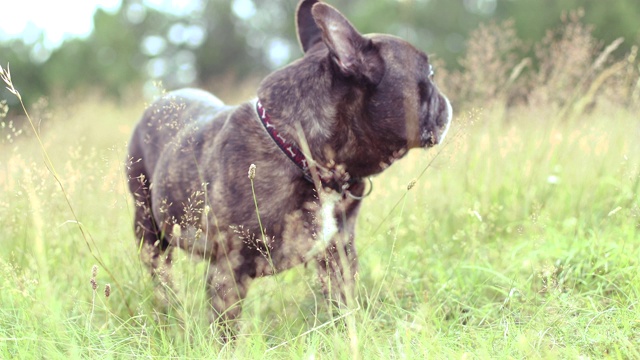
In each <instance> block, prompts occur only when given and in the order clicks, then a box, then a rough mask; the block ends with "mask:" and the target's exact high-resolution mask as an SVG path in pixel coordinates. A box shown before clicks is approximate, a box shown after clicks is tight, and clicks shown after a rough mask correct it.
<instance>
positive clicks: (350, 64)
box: [311, 3, 384, 84]
mask: <svg viewBox="0 0 640 360" xmlns="http://www.w3.org/2000/svg"><path fill="white" fill-rule="evenodd" d="M311 12H312V14H313V18H314V19H315V21H316V24H318V26H319V27H320V30H321V34H322V41H324V43H325V44H326V45H327V47H328V48H329V52H330V54H331V58H332V60H333V61H334V62H335V64H336V65H337V66H338V68H339V69H340V72H341V73H342V74H343V75H345V76H348V77H354V78H356V79H359V80H360V79H363V80H366V81H367V82H368V83H371V84H378V83H379V82H380V79H381V78H382V75H383V74H384V64H383V61H382V58H381V57H380V55H379V53H378V50H377V49H376V48H375V47H374V45H373V44H372V43H371V40H369V39H367V38H365V37H364V36H362V35H361V34H360V33H359V32H358V31H357V30H356V29H355V28H354V27H353V25H351V23H350V22H349V20H347V19H346V18H345V17H344V16H343V15H342V14H341V13H340V12H339V11H338V10H336V9H334V8H333V7H331V6H329V5H327V4H324V3H317V4H315V5H313V8H312V9H311Z"/></svg>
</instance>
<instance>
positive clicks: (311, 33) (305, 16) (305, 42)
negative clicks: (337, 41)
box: [296, 0, 322, 53]
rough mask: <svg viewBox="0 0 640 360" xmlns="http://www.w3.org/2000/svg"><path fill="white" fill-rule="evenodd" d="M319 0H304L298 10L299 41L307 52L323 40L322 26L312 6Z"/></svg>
mask: <svg viewBox="0 0 640 360" xmlns="http://www.w3.org/2000/svg"><path fill="white" fill-rule="evenodd" d="M317 2H318V0H302V1H300V3H299V4H298V10H297V11H296V26H297V28H298V42H299V43H300V48H302V51H303V52H305V53H306V52H307V50H309V49H310V48H311V47H312V46H313V45H315V44H317V43H319V42H321V41H322V33H321V31H320V28H319V27H318V25H317V24H316V22H315V20H314V19H313V15H312V14H311V8H313V5H314V4H316V3H317Z"/></svg>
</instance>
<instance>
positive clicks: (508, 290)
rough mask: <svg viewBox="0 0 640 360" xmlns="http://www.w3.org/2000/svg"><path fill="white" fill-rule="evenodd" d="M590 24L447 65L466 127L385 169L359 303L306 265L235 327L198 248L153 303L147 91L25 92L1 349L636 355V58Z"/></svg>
mask: <svg viewBox="0 0 640 360" xmlns="http://www.w3.org/2000/svg"><path fill="white" fill-rule="evenodd" d="M570 25H571V21H568V25H567V27H565V28H564V29H563V30H562V31H569V30H571V28H570ZM574 25H575V24H574ZM503 26H506V28H507V30H508V27H509V25H508V24H506V25H503ZM576 26H577V25H576ZM483 29H484V30H483ZM483 29H481V30H480V33H479V34H478V36H481V35H482V34H481V31H489V32H490V33H492V32H491V31H490V30H491V27H485V28H483ZM503 30H504V29H503ZM578 30H580V28H578V29H577V30H576V29H574V31H578ZM578 32H579V31H578ZM499 34H501V35H496V36H494V39H496V41H495V44H505V43H508V42H505V41H504V39H500V36H509V33H508V31H501V32H499ZM505 34H506V35H505ZM562 34H564V33H560V35H562ZM581 34H582V35H583V37H582V38H581V37H579V36H578V37H576V35H575V32H574V33H573V34H572V37H571V39H572V41H571V44H572V46H574V47H575V48H571V49H569V50H570V51H569V50H567V48H566V47H562V46H560V45H562V41H563V37H562V36H559V37H556V38H557V39H556V40H555V41H553V42H549V43H548V44H546V45H545V44H543V45H545V46H544V47H540V49H538V50H537V52H536V53H539V54H541V55H540V56H541V58H542V56H547V57H550V59H549V60H548V63H546V62H544V61H540V59H541V58H539V59H538V61H537V65H536V67H535V69H540V70H535V71H534V66H533V65H532V63H531V62H530V61H531V60H529V62H528V61H526V60H527V59H520V58H514V57H511V56H503V55H505V54H507V55H509V54H510V51H511V50H512V48H506V49H505V48H496V49H494V51H495V52H494V53H491V51H488V53H482V52H480V51H477V52H474V53H473V56H475V57H473V56H468V57H467V58H465V59H464V61H463V62H462V63H463V65H464V67H463V69H462V70H459V71H450V72H449V73H447V72H445V71H441V72H440V73H439V74H438V75H437V76H438V81H439V82H442V83H443V84H442V85H443V87H445V88H448V90H449V91H450V93H452V94H456V97H455V98H454V100H455V101H454V106H455V111H456V116H455V118H454V125H453V128H452V130H451V132H450V137H449V139H448V140H447V141H446V142H445V144H443V145H441V146H440V147H438V148H434V149H431V150H413V151H412V152H411V153H409V155H408V156H407V157H406V158H404V159H402V160H401V161H399V162H398V163H396V164H394V165H393V166H392V167H391V168H390V169H389V170H388V171H387V172H385V173H384V174H382V175H381V176H378V177H375V178H374V179H373V187H374V188H373V192H372V194H371V196H370V197H368V198H367V199H365V200H364V204H363V209H362V212H361V215H360V218H359V223H358V228H357V248H358V252H359V258H360V271H359V274H358V277H359V283H358V287H357V293H358V295H357V306H356V307H354V308H353V309H351V310H349V311H345V312H342V313H337V312H334V311H332V309H328V308H327V306H326V304H325V302H324V301H323V299H322V294H321V292H320V288H319V286H318V284H317V280H316V278H315V271H314V266H313V265H309V266H306V267H304V266H300V267H296V268H294V269H292V270H289V271H287V272H285V273H282V274H280V275H278V276H275V277H269V278H264V279H259V280H258V281H256V283H255V284H254V285H253V286H252V288H251V290H250V291H249V295H248V297H247V299H246V300H245V302H244V312H243V315H242V317H241V319H240V320H239V323H238V326H239V328H240V330H239V332H238V336H237V338H236V339H235V340H234V341H231V342H229V343H222V342H220V341H219V339H218V338H217V337H216V336H215V335H214V332H213V330H212V328H211V326H210V324H209V322H208V311H209V309H208V305H207V302H206V300H205V294H204V293H205V292H204V287H205V285H204V280H205V279H204V276H203V274H204V269H205V267H204V264H203V263H202V262H198V261H194V260H192V259H189V256H188V255H187V254H185V253H184V252H180V251H178V252H176V255H177V256H176V259H175V266H174V267H175V269H174V270H175V271H174V272H175V275H176V281H177V285H178V294H176V296H175V298H174V299H173V302H172V306H171V307H170V308H169V309H168V312H167V313H166V314H164V313H158V312H157V310H156V309H158V306H157V303H156V299H155V297H154V286H155V284H154V283H153V281H152V279H151V278H150V277H149V276H148V274H147V271H146V269H144V268H143V266H142V264H141V262H140V261H139V256H138V249H137V247H136V241H135V239H134V236H133V231H132V219H133V207H132V201H131V198H130V195H129V193H128V190H127V187H126V177H125V173H124V163H125V158H126V144H127V141H128V139H129V134H130V132H131V130H132V128H133V125H134V123H135V122H136V121H137V119H138V118H139V116H140V114H141V113H142V111H143V109H144V107H145V104H144V102H143V101H140V100H134V99H131V100H128V101H125V102H123V103H118V104H116V103H114V102H111V101H104V100H103V99H101V97H100V96H99V95H85V96H82V97H78V98H66V99H63V100H62V99H61V100H57V99H55V100H54V99H51V100H50V102H49V103H48V104H47V103H38V104H28V107H29V112H30V115H31V118H32V119H33V122H34V129H31V127H30V126H29V125H28V122H24V123H23V124H20V125H19V124H17V123H14V122H12V121H11V120H9V119H8V118H4V117H3V118H2V119H0V126H1V128H0V136H1V140H0V153H1V156H0V229H1V230H0V235H1V238H0V358H6V359H12V358H24V359H30V358H47V359H56V358H64V359H68V358H102V359H117V358H187V359H189V358H238V359H245V358H265V359H282V358H292V359H298V358H299V359H354V358H355V359H358V358H363V359H367V358H371V359H377V358H389V359H422V358H461V359H476V358H478V359H484V358H561V359H563V358H581V359H587V358H616V359H627V358H640V315H639V314H640V310H639V309H638V306H639V301H640V276H639V274H640V272H639V271H638V269H639V265H640V264H639V261H640V193H639V190H640V141H638V139H640V119H639V118H638V102H637V101H638V99H637V97H638V94H639V93H640V90H639V89H640V82H638V80H639V79H640V76H639V75H638V72H640V68H639V67H638V62H637V60H636V59H635V55H634V54H633V53H632V54H629V55H628V56H625V57H624V58H623V59H622V60H615V61H614V60H612V58H611V57H610V56H609V55H610V54H611V52H612V51H613V50H615V49H613V48H606V47H603V46H600V47H596V46H595V45H593V44H592V43H589V44H587V45H585V44H583V43H580V42H579V41H576V38H577V39H578V40H580V39H582V40H584V39H587V38H588V34H586V35H585V34H584V33H581ZM579 35H580V34H579ZM485 38H486V37H485ZM490 40H491V38H490V39H489V41H488V42H490ZM472 41H473V39H472ZM488 42H485V43H484V49H486V48H487V47H490V46H487V45H486V44H487V43H488ZM471 45H473V43H472V44H471ZM565 45H566V44H565ZM500 46H504V45H500ZM514 46H515V45H514ZM558 49H562V50H563V51H564V52H563V51H559V50H558ZM596 49H597V51H596ZM582 50H585V51H586V53H585V54H584V56H582V55H580V54H582V53H581V52H580V51H582ZM554 51H556V52H555V53H554ZM636 51H637V50H636ZM496 54H499V56H496ZM566 54H570V55H573V56H566ZM579 55H580V56H579ZM545 59H546V57H545ZM465 61H466V62H465ZM572 61H573V62H572ZM550 64H551V65H550ZM552 65H553V66H552ZM578 65H580V66H583V67H584V69H586V70H585V71H583V72H581V68H580V67H579V66H578ZM545 66H548V68H546V67H545ZM584 69H583V70H584ZM527 70H529V72H528V73H527ZM488 71H491V72H490V73H489V74H487V72H488ZM527 74H528V75H527ZM487 75H491V76H489V77H487ZM483 76H484V77H485V78H484V79H481V78H480V77H483ZM449 78H450V79H452V80H451V82H450V83H448V81H447V80H446V79H449ZM20 81H21V80H20V77H19V75H18V74H13V82H14V83H16V84H17V83H19V82H20ZM488 88H489V89H488ZM463 89H464V91H463ZM621 94H622V95H621ZM623 95H624V96H623ZM522 99H526V101H523V100H522ZM35 133H37V134H39V138H40V139H41V141H42V145H40V144H39V142H38V139H37V138H36V136H35ZM43 149H44V151H43ZM257 176H259V173H258V175H257ZM238 181H249V180H248V179H238ZM94 266H95V268H94ZM107 284H108V287H109V291H108V296H106V295H107V294H105V287H106V286H107Z"/></svg>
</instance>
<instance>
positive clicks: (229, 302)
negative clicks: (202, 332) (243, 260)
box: [207, 258, 252, 331]
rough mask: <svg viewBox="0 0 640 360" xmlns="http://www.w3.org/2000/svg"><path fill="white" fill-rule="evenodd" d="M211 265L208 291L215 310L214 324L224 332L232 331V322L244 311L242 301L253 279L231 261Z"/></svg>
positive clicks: (223, 260)
mask: <svg viewBox="0 0 640 360" xmlns="http://www.w3.org/2000/svg"><path fill="white" fill-rule="evenodd" d="M218 260H219V261H216V262H215V263H213V262H212V263H210V265H209V270H208V274H207V290H208V295H209V298H210V301H211V307H212V310H213V314H212V316H213V317H212V319H211V322H212V323H216V324H218V325H220V326H221V327H222V328H221V330H222V331H227V330H232V326H231V321H232V320H234V319H236V318H237V317H238V315H240V312H241V311H242V300H243V299H244V298H245V296H246V295H247V290H248V287H249V284H250V283H251V280H252V278H251V277H250V276H249V275H248V274H243V273H242V272H241V271H240V266H239V264H237V263H234V261H230V260H229V259H224V258H222V259H218Z"/></svg>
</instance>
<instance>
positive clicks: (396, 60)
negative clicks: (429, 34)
mask: <svg viewBox="0 0 640 360" xmlns="http://www.w3.org/2000/svg"><path fill="white" fill-rule="evenodd" d="M297 23H298V37H299V40H300V43H301V45H302V49H303V51H305V53H306V55H309V54H313V53H314V52H321V51H324V49H325V48H326V49H328V51H329V57H330V58H331V60H332V61H331V63H332V64H333V65H334V66H333V72H334V75H335V77H336V78H342V79H345V80H346V81H345V83H347V84H349V86H350V87H351V88H353V89H361V90H362V91H361V94H362V96H361V97H360V99H359V100H361V101H362V103H358V102H357V101H356V102H354V104H353V105H349V104H344V105H343V108H345V109H347V108H351V109H353V107H359V108H361V109H366V114H365V115H364V117H365V118H366V119H367V120H368V121H369V122H370V124H369V125H370V126H371V128H373V129H375V131H377V132H379V133H381V134H384V136H383V137H381V138H380V140H382V141H377V142H378V144H380V143H387V144H396V145H395V146H398V145H400V146H401V147H402V148H405V149H410V148H416V147H430V146H434V145H437V144H440V143H442V141H443V139H444V137H445V135H446V133H447V130H448V128H449V124H450V122H451V117H452V109H451V105H450V103H449V100H448V99H447V98H446V97H445V96H444V95H443V94H442V93H441V92H440V91H439V90H438V88H437V87H436V85H435V83H434V79H433V75H434V69H433V66H432V65H431V64H430V63H429V58H428V57H427V55H425V54H424V53H423V52H421V51H419V50H418V49H416V48H415V47H414V46H412V45H411V44H409V43H408V42H406V41H404V40H402V39H400V38H397V37H394V36H391V35H383V34H369V35H362V34H360V33H358V31H357V30H356V29H355V28H354V27H353V25H351V23H350V22H349V21H348V20H347V19H346V18H345V17H344V16H343V15H342V14H340V12H338V11H337V10H335V9H334V8H332V7H331V6H329V5H326V4H324V3H319V2H318V1H315V0H308V1H303V2H302V3H301V5H300V7H299V10H298V18H297ZM343 101H345V102H348V101H352V99H347V100H343ZM352 102H353V101H352ZM353 112H357V111H353Z"/></svg>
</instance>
